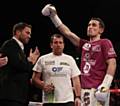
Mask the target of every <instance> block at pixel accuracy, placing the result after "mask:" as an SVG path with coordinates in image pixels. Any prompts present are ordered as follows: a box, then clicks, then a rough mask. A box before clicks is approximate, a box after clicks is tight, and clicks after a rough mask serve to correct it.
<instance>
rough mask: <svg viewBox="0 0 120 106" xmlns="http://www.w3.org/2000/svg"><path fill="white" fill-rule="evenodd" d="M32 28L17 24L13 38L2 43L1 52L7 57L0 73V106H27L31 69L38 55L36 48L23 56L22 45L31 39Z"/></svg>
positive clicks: (24, 24)
mask: <svg viewBox="0 0 120 106" xmlns="http://www.w3.org/2000/svg"><path fill="white" fill-rule="evenodd" d="M31 29H32V26H31V25H28V24H26V23H17V24H15V25H14V27H13V37H12V39H10V40H7V41H5V42H4V43H3V45H2V47H1V52H2V53H3V54H4V55H5V56H7V57H8V63H7V65H5V66H4V67H1V71H0V106H28V102H29V101H28V96H29V84H30V78H31V76H32V67H33V65H34V64H35V62H36V60H37V59H38V57H39V55H40V53H39V50H38V48H37V47H36V49H35V51H32V49H31V50H30V53H29V57H28V58H27V57H26V55H25V54H24V44H27V43H28V42H29V40H30V38H31Z"/></svg>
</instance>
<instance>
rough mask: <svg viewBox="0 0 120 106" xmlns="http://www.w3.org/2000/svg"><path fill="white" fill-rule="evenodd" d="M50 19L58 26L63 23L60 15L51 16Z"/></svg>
mask: <svg viewBox="0 0 120 106" xmlns="http://www.w3.org/2000/svg"><path fill="white" fill-rule="evenodd" d="M50 19H51V20H52V22H53V24H54V25H55V27H56V28H57V27H59V26H60V25H61V24H62V21H61V20H60V18H59V17H58V15H55V16H50Z"/></svg>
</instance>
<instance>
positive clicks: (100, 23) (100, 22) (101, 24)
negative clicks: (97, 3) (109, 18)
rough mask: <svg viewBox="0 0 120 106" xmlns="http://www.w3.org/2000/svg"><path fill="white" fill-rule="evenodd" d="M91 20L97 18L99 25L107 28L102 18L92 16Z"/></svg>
mask: <svg viewBox="0 0 120 106" xmlns="http://www.w3.org/2000/svg"><path fill="white" fill-rule="evenodd" d="M91 20H96V21H98V22H99V25H100V27H101V28H103V29H105V24H104V22H103V20H102V19H101V18H97V17H92V18H91Z"/></svg>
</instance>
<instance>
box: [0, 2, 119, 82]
mask: <svg viewBox="0 0 120 106" xmlns="http://www.w3.org/2000/svg"><path fill="white" fill-rule="evenodd" d="M48 3H51V4H53V5H55V7H56V9H57V12H58V14H59V17H60V18H61V19H62V21H63V22H64V23H65V24H66V25H67V26H68V27H69V28H70V29H71V30H72V31H73V32H75V33H76V34H77V35H78V36H80V37H81V38H87V37H86V30H87V24H88V21H89V20H90V18H91V17H100V18H101V19H102V20H103V21H104V23H105V25H106V29H105V32H104V33H103V35H102V37H107V38H108V39H110V40H111V41H112V42H113V45H114V47H115V50H116V53H117V55H118V57H117V63H118V66H117V71H116V74H115V80H119V79H120V72H119V70H120V68H119V64H120V63H119V58H120V39H119V36H120V33H119V31H120V15H119V14H120V2H119V0H16V1H15V0H4V1H3V0H2V1H0V45H2V43H3V42H4V41H5V40H7V39H9V38H11V37H12V28H13V25H14V24H16V23H17V22H26V23H29V24H31V25H32V27H33V28H32V35H31V36H32V38H31V41H30V43H29V45H28V46H26V48H27V49H26V50H29V48H31V47H32V48H35V46H36V45H37V46H38V47H39V50H40V52H41V55H43V54H46V53H48V52H50V51H51V49H50V47H49V38H50V36H51V35H52V34H53V33H56V32H58V31H57V29H56V28H55V27H54V25H53V24H52V22H51V21H50V19H49V18H48V17H45V16H42V14H41V10H42V8H43V7H44V6H45V5H46V4H48ZM65 43H66V47H65V52H66V53H67V54H70V55H72V56H73V57H75V59H76V58H77V57H79V56H80V55H79V54H77V53H76V52H75V48H74V46H73V45H72V44H71V43H70V42H69V41H68V40H67V39H65ZM76 61H77V62H78V64H79V60H77V59H76Z"/></svg>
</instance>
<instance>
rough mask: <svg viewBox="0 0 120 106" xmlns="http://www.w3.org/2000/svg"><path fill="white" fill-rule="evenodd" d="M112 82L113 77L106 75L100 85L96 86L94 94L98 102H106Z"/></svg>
mask: <svg viewBox="0 0 120 106" xmlns="http://www.w3.org/2000/svg"><path fill="white" fill-rule="evenodd" d="M112 80H113V76H111V75H109V74H106V76H105V78H104V80H103V82H102V84H101V85H100V86H98V88H97V91H96V92H95V96H96V99H97V100H98V101H102V102H104V101H106V99H107V97H108V93H109V88H110V85H111V83H112Z"/></svg>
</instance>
